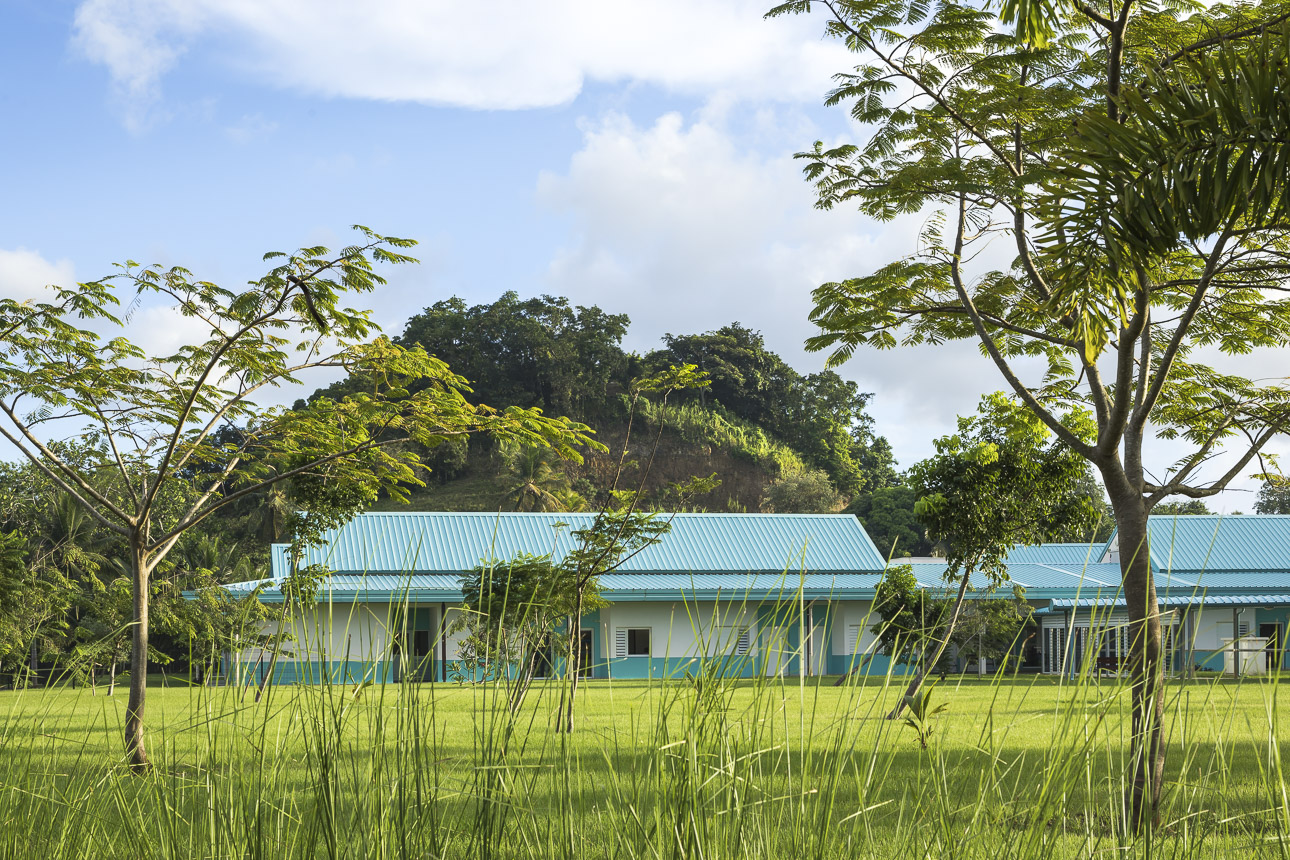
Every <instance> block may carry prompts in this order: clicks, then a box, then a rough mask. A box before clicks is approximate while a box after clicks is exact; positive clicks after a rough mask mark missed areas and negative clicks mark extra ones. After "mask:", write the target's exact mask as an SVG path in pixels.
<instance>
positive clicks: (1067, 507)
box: [907, 394, 1099, 584]
mask: <svg viewBox="0 0 1290 860" xmlns="http://www.w3.org/2000/svg"><path fill="white" fill-rule="evenodd" d="M1064 420H1065V426H1066V427H1068V428H1069V430H1070V432H1071V433H1074V434H1076V435H1079V436H1083V435H1086V434H1087V433H1088V432H1090V430H1089V426H1088V424H1089V419H1088V418H1087V416H1084V415H1081V414H1079V413H1071V414H1069V415H1067V416H1066V417H1065V419H1064ZM935 445H936V454H935V455H934V456H932V457H929V458H928V459H926V460H923V461H921V462H919V463H916V464H914V466H913V467H911V468H910V470H909V473H908V475H907V477H908V480H909V482H910V486H911V488H912V489H913V490H914V492H915V493H917V494H918V496H919V500H918V502H917V504H916V505H915V514H916V516H917V517H918V519H919V521H920V522H921V523H922V524H923V525H924V526H926V527H927V534H928V537H929V538H931V539H933V540H937V541H942V542H944V544H945V545H946V547H947V553H946V559H947V561H948V567H947V569H946V576H947V577H950V578H953V579H957V578H958V577H959V576H967V575H968V574H970V573H973V572H980V573H983V574H985V575H986V576H987V577H989V579H990V580H991V581H992V582H993V583H996V584H997V583H1000V582H1003V581H1006V580H1007V578H1008V571H1007V567H1006V565H1005V564H1004V559H1005V557H1006V556H1007V554H1008V551H1009V550H1011V549H1012V548H1013V547H1014V546H1017V545H1026V544H1038V543H1043V542H1045V541H1047V540H1050V539H1052V537H1053V535H1055V534H1062V533H1066V532H1070V531H1077V532H1078V531H1082V530H1087V529H1088V528H1090V527H1091V526H1093V525H1094V524H1095V523H1096V521H1097V516H1098V514H1099V511H1098V509H1097V508H1096V507H1095V506H1094V505H1093V504H1092V501H1091V500H1090V499H1089V498H1088V496H1086V495H1083V494H1081V493H1079V492H1078V490H1077V487H1078V484H1079V479H1080V476H1081V475H1083V474H1084V473H1085V470H1086V466H1085V463H1084V460H1083V459H1082V458H1081V457H1080V456H1079V455H1078V454H1076V453H1075V452H1073V451H1071V450H1070V449H1069V448H1067V447H1066V446H1065V445H1064V444H1063V443H1062V442H1061V441H1060V440H1058V439H1056V438H1055V437H1054V436H1053V435H1052V434H1051V433H1049V432H1048V430H1047V428H1045V427H1044V424H1043V422H1041V421H1040V420H1039V418H1038V417H1037V416H1036V415H1035V414H1034V413H1033V412H1031V411H1030V410H1028V409H1026V408H1025V407H1024V406H1022V405H1020V404H1019V403H1016V402H1015V401H1012V400H1009V399H1008V398H1007V397H1005V396H1003V395H1002V394H991V395H986V396H985V397H983V398H982V399H981V409H980V411H979V412H978V414H977V415H974V416H971V417H968V418H960V419H959V427H958V433H956V434H955V435H953V436H945V437H941V438H940V439H937V440H936V442H935Z"/></svg>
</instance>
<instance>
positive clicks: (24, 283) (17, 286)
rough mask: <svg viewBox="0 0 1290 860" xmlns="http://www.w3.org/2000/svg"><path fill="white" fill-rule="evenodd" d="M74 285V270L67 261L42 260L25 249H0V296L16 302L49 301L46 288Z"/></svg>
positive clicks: (34, 253) (35, 253) (42, 258)
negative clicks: (30, 300) (27, 300)
mask: <svg viewBox="0 0 1290 860" xmlns="http://www.w3.org/2000/svg"><path fill="white" fill-rule="evenodd" d="M75 282H76V270H75V268H74V267H73V266H72V263H71V261H70V260H57V261H50V260H46V259H45V258H44V257H43V256H41V255H40V253H38V252H36V251H30V250H28V249H26V248H15V249H14V250H12V251H9V250H5V249H3V248H0V296H4V297H5V298H8V299H18V300H20V301H21V300H23V299H36V298H45V297H49V291H48V290H47V289H46V287H48V286H50V285H57V286H61V287H70V286H72V285H73V284H75Z"/></svg>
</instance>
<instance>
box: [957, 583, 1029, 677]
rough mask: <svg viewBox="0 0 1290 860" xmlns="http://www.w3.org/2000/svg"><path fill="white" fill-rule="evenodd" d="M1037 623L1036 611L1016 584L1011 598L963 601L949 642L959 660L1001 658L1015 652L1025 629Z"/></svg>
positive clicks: (972, 661) (998, 659)
mask: <svg viewBox="0 0 1290 860" xmlns="http://www.w3.org/2000/svg"><path fill="white" fill-rule="evenodd" d="M1033 625H1034V610H1032V609H1031V608H1030V605H1029V604H1027V603H1026V597H1025V592H1024V590H1023V589H1021V588H1019V587H1017V586H1013V589H1012V597H1011V599H1006V598H990V599H987V600H970V601H967V602H966V603H964V605H963V610H962V611H961V612H960V613H959V618H958V621H957V622H955V624H954V632H953V635H952V636H951V639H950V643H951V644H952V645H954V646H955V649H956V651H957V654H958V658H959V659H960V660H963V661H965V662H966V663H968V664H971V663H974V662H976V661H977V660H995V661H1000V660H1003V658H1005V657H1007V656H1008V655H1009V654H1014V653H1016V650H1017V646H1018V645H1020V644H1021V642H1022V640H1023V639H1024V637H1025V634H1026V631H1027V630H1029V629H1030V628H1032V627H1033Z"/></svg>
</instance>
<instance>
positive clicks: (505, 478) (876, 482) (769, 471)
mask: <svg viewBox="0 0 1290 860" xmlns="http://www.w3.org/2000/svg"><path fill="white" fill-rule="evenodd" d="M628 324H629V323H628V319H627V317H626V316H624V315H613V314H607V313H605V312H604V311H602V310H600V309H599V308H596V307H591V308H584V307H579V306H571V305H570V304H569V302H568V300H567V299H563V298H555V297H551V296H542V297H540V298H535V299H528V300H520V299H519V298H518V297H517V296H516V295H515V294H514V293H506V294H504V295H503V296H502V297H501V298H500V299H499V300H498V301H497V302H494V303H492V304H489V305H475V306H467V305H466V303H465V302H463V301H462V300H461V299H458V298H452V299H448V300H445V301H441V302H438V303H436V304H435V305H433V306H431V307H429V308H426V309H425V310H424V311H423V312H422V313H420V314H417V315H415V316H414V317H412V318H411V319H410V320H409V322H408V325H407V327H406V329H405V331H404V333H403V335H402V337H400V338H399V340H400V342H401V343H403V344H405V345H408V346H411V345H421V346H423V347H424V348H425V349H426V350H427V351H428V352H430V353H432V354H433V355H436V356H438V357H439V358H442V359H443V360H444V361H446V362H447V363H448V365H449V367H451V368H452V369H453V370H454V371H456V372H457V373H460V374H461V375H462V376H463V377H465V378H466V379H467V380H468V381H469V383H470V385H471V387H472V389H473V392H474V396H475V398H476V399H477V402H480V403H485V404H488V405H489V406H491V407H494V408H503V407H506V406H511V405H516V406H539V407H541V408H542V409H543V410H544V411H546V412H547V413H548V414H553V415H566V416H569V417H570V418H572V419H574V420H577V421H582V422H584V423H586V424H588V425H590V426H591V427H593V428H595V430H596V433H597V438H598V439H599V440H600V442H601V443H603V444H604V445H605V446H607V448H608V449H609V450H608V451H607V452H588V453H587V456H586V459H585V461H584V462H582V463H574V462H561V461H557V460H554V459H553V458H550V457H545V456H539V455H537V454H536V453H535V452H531V451H530V452H525V451H516V450H511V449H507V448H505V446H500V447H499V446H498V445H496V444H495V443H494V442H493V441H492V440H489V439H474V440H471V441H470V442H469V443H460V444H455V445H445V446H442V447H441V448H440V449H438V450H436V451H433V452H425V453H426V457H425V460H426V463H427V465H428V466H429V467H430V468H431V470H432V473H431V475H430V476H429V479H428V480H429V485H428V486H427V487H425V488H418V489H415V490H413V492H412V499H411V505H410V508H411V509H413V510H534V509H549V510H577V509H579V508H581V507H587V506H591V507H594V506H596V505H598V504H600V502H601V501H602V500H603V498H604V496H605V494H606V492H607V491H608V490H609V489H611V487H613V484H614V477H615V473H616V472H618V468H619V463H620V460H621V461H622V462H623V464H624V465H623V468H622V471H621V474H620V475H619V479H618V485H617V489H619V490H624V489H633V490H634V489H637V488H638V487H641V486H642V481H643V488H644V491H645V497H644V499H643V500H642V504H645V505H647V506H651V507H657V508H674V507H676V506H677V505H678V503H679V502H678V499H677V497H676V495H675V494H674V493H673V492H671V491H669V485H670V484H673V483H680V482H684V481H686V480H688V479H690V478H694V477H700V478H707V477H709V476H712V475H715V477H716V478H717V479H718V480H719V481H720V484H719V486H718V487H717V488H716V489H715V490H713V491H711V492H708V493H706V494H704V495H702V496H698V497H692V498H688V499H687V500H686V502H685V506H686V507H690V508H696V509H701V510H710V511H727V510H735V511H759V510H765V509H767V507H768V504H767V499H768V497H769V496H776V494H775V493H773V492H771V489H772V485H774V484H776V482H781V483H782V482H784V481H786V480H790V479H792V480H796V481H799V482H801V487H797V486H796V485H794V488H793V492H780V493H778V495H777V496H776V499H777V501H775V502H773V506H774V508H775V509H776V510H780V511H788V510H836V509H839V508H841V507H842V506H843V505H844V504H845V503H846V501H847V500H848V499H850V498H852V497H854V496H855V495H856V494H857V493H860V492H864V491H865V490H867V489H870V488H872V487H876V486H885V485H887V484H890V483H892V482H894V480H895V478H896V473H895V468H894V465H895V464H894V462H893V461H892V458H891V451H890V447H889V446H888V444H887V442H886V440H885V439H883V438H882V437H881V436H878V435H876V434H875V433H874V428H873V422H872V419H871V418H870V417H869V415H868V414H867V413H866V411H865V406H866V404H867V403H868V400H869V395H867V394H864V393H862V392H860V391H858V390H857V388H856V385H855V383H852V382H848V381H846V380H844V379H842V378H841V377H839V376H838V375H837V374H835V373H832V372H830V371H825V372H822V373H815V374H807V375H803V374H800V373H798V372H797V371H796V370H794V369H793V368H791V367H789V366H788V365H787V364H786V363H785V362H784V361H783V359H781V358H780V357H779V356H778V355H776V354H775V353H773V352H771V351H769V350H767V349H766V347H765V343H764V341H763V340H762V337H761V335H760V334H759V333H758V332H755V331H751V330H749V329H747V328H745V327H743V326H741V325H739V324H738V323H732V324H730V325H727V326H724V327H722V328H721V329H718V330H716V331H711V332H705V333H702V334H693V335H670V334H669V335H667V336H666V337H664V338H663V342H664V347H663V348H662V349H659V350H655V351H654V352H651V353H648V354H645V355H638V354H635V353H628V352H625V351H624V350H623V349H622V348H621V346H620V342H621V340H622V337H623V335H624V334H625V333H626V331H627V327H628ZM682 364H693V365H696V366H697V367H698V368H699V369H700V370H702V371H704V372H705V373H706V374H708V376H709V378H710V381H711V384H710V385H709V386H708V387H706V388H703V389H700V390H691V391H681V392H674V393H673V394H672V395H671V397H670V401H669V402H668V403H666V404H663V403H660V402H656V401H653V400H650V399H647V398H644V397H642V398H641V399H639V400H638V401H637V403H636V407H635V409H636V411H635V415H634V418H633V419H632V423H631V442H630V448H629V450H628V451H627V452H626V455H625V456H624V454H623V444H624V441H625V439H626V437H627V428H628V419H629V416H630V415H631V409H632V407H631V403H630V401H629V398H628V395H627V392H628V391H630V390H631V383H632V380H634V379H638V378H640V377H642V376H646V375H649V374H651V373H655V372H658V371H660V370H664V369H666V368H668V367H672V366H678V365H682ZM361 386H362V380H356V379H348V380H342V381H341V382H339V383H337V384H335V385H333V386H330V387H329V388H327V389H323V390H321V391H319V392H316V393H315V395H314V396H315V397H318V396H327V397H342V396H345V395H346V394H348V393H350V392H351V391H353V390H357V389H358V388H361ZM660 422H661V423H662V425H663V426H662V434H661V436H660V435H659V429H660ZM656 439H657V440H658V447H657V451H655V440H656ZM652 453H653V456H652V457H651V454H652ZM647 471H648V474H646V472H647ZM804 475H807V476H810V480H809V481H802V479H801V476H804ZM802 488H805V489H802ZM379 507H381V508H385V509H391V510H395V509H399V508H400V507H401V506H398V505H396V504H395V503H392V502H389V501H382V502H381V503H380V505H379Z"/></svg>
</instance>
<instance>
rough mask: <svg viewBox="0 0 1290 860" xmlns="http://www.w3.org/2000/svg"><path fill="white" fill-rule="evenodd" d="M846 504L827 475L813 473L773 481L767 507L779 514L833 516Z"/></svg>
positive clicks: (792, 474)
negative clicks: (832, 514)
mask: <svg viewBox="0 0 1290 860" xmlns="http://www.w3.org/2000/svg"><path fill="white" fill-rule="evenodd" d="M843 501H844V500H843V498H842V496H840V495H838V491H837V490H836V489H834V487H833V483H832V482H831V481H830V480H829V476H828V473H827V472H825V471H824V470H823V469H810V470H807V471H804V472H792V473H790V474H787V475H784V476H782V477H780V478H777V479H776V480H774V481H771V483H770V486H768V487H767V488H766V498H765V499H764V501H763V507H764V508H766V509H768V510H770V511H771V512H773V513H777V514H831V513H835V512H836V511H838V510H839V509H840V508H841V507H842V504H843Z"/></svg>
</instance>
